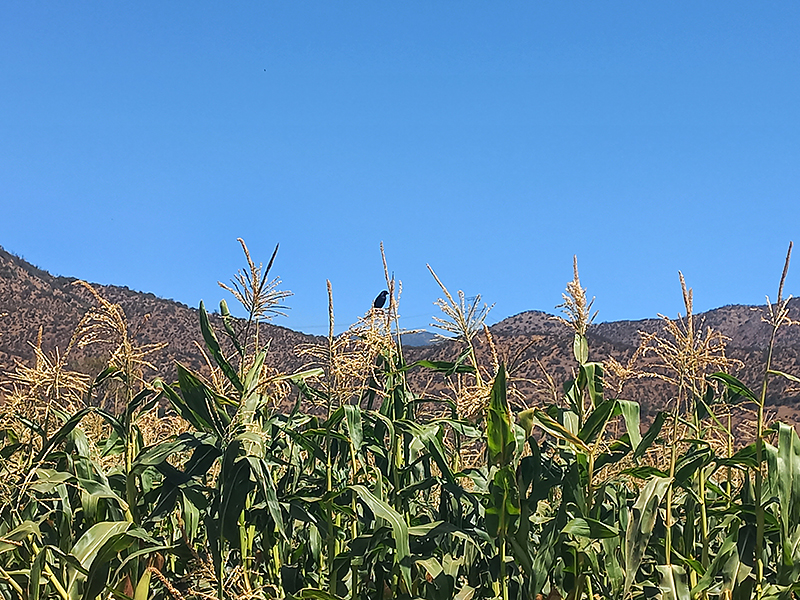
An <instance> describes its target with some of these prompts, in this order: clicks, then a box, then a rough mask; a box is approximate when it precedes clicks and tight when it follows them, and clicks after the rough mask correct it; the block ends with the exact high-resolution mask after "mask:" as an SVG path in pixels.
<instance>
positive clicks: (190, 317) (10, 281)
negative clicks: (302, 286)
mask: <svg viewBox="0 0 800 600" xmlns="http://www.w3.org/2000/svg"><path fill="white" fill-rule="evenodd" d="M75 281H76V280H75V279H73V278H69V277H55V276H53V275H50V274H49V273H47V272H46V271H44V270H41V269H39V268H37V267H34V266H33V265H31V264H29V263H28V262H26V261H25V260H23V259H21V258H19V257H16V256H14V255H12V254H10V253H8V252H5V251H4V250H2V249H1V248H0V372H9V371H11V370H13V368H14V366H15V365H16V364H17V363H27V364H30V362H31V361H32V359H33V356H34V352H33V347H32V344H33V343H35V341H36V338H37V332H38V330H39V327H41V328H42V347H43V349H44V350H45V351H47V352H52V351H54V350H55V349H56V348H58V349H60V350H61V351H63V350H64V349H65V348H66V347H67V345H68V344H69V340H70V337H71V336H72V333H73V331H74V329H75V327H76V325H77V324H78V322H79V320H80V319H81V317H82V315H83V314H84V313H85V312H86V310H87V309H88V308H89V307H90V306H92V304H93V303H94V299H93V298H92V296H91V294H90V293H89V292H88V291H87V290H85V289H84V288H83V287H81V286H78V285H75V284H74V283H75ZM96 289H97V290H98V291H99V292H100V294H102V295H103V296H104V297H105V298H106V299H108V300H109V301H111V302H114V303H118V304H120V305H121V306H122V308H123V309H124V311H125V314H126V315H127V319H128V324H129V327H130V328H131V330H137V342H138V343H139V344H149V343H156V342H166V343H167V346H166V347H165V348H164V349H163V350H161V351H159V352H158V353H157V354H154V355H152V356H151V357H150V360H151V362H153V363H154V365H155V366H156V367H157V369H158V372H159V374H160V375H162V376H164V377H167V378H171V377H172V375H173V374H174V365H175V362H176V361H179V362H181V363H184V364H186V365H188V366H190V367H192V368H194V369H197V370H200V371H203V370H204V362H203V359H202V356H201V353H200V352H199V350H198V348H197V346H196V344H195V343H196V342H200V341H201V336H200V330H199V325H198V312H197V309H195V308H191V307H188V306H186V305H184V304H181V303H179V302H174V301H172V300H165V299H162V298H158V297H156V296H154V295H153V294H146V293H141V292H136V291H133V290H130V289H128V288H126V287H117V286H96ZM789 306H790V312H791V317H792V318H793V319H795V320H800V300H792V301H790V305H789ZM762 312H763V307H751V306H725V307H722V308H718V309H715V310H711V311H708V312H706V313H702V314H700V315H697V322H698V323H699V324H701V326H703V327H705V326H711V327H714V328H715V329H718V330H719V331H721V332H722V333H723V334H724V335H726V336H728V337H729V338H730V342H729V344H728V355H729V356H731V357H732V358H736V359H739V360H741V361H742V362H743V363H744V364H745V365H747V366H746V367H745V368H743V369H740V370H739V371H737V372H735V373H734V374H736V375H737V376H739V377H740V378H741V379H742V380H744V382H745V383H747V384H748V385H750V386H751V387H753V388H757V387H758V384H759V382H760V380H761V375H762V373H763V360H764V351H765V346H766V343H767V341H768V326H767V325H766V324H765V323H763V322H762V321H761V314H762ZM145 315H149V319H148V320H147V321H146V322H144V319H145ZM212 322H215V317H214V316H213V315H212ZM662 327H663V321H662V320H661V319H646V320H642V321H617V322H612V323H599V324H596V325H593V326H592V327H591V328H590V330H589V334H588V335H589V341H590V347H591V358H592V360H596V361H604V360H606V359H607V358H608V357H614V358H615V359H616V360H618V361H620V362H621V363H625V362H626V361H627V360H628V358H630V356H631V355H632V354H633V353H634V351H635V349H636V347H637V346H638V344H639V340H640V333H639V332H653V331H659V330H660V329H661V328H662ZM263 331H264V333H265V334H266V336H267V337H268V338H271V340H272V342H271V346H270V349H271V352H270V354H269V358H268V361H269V364H271V365H272V366H274V367H276V368H277V369H279V370H281V371H283V372H291V371H294V370H298V369H300V368H302V367H303V366H305V365H304V361H303V359H301V358H298V356H297V353H296V348H297V347H298V346H299V345H301V344H308V343H319V342H320V341H321V338H316V337H314V336H309V335H306V334H303V333H299V332H296V331H292V330H290V329H287V328H284V327H279V326H274V325H265V326H264V329H263ZM491 332H492V336H493V338H494V341H495V343H496V346H497V349H498V353H499V356H500V359H501V360H503V361H504V362H506V363H507V364H508V365H509V372H510V374H511V376H512V377H513V378H514V382H515V385H516V386H517V387H518V388H519V390H520V391H521V392H523V394H524V396H525V398H526V402H529V403H530V402H538V401H544V400H547V399H551V398H550V397H549V396H548V395H552V390H551V389H548V388H547V386H546V385H542V381H543V380H544V381H546V376H545V373H547V374H548V375H549V376H550V377H552V380H553V382H554V384H555V386H556V391H557V390H558V389H560V385H561V384H562V383H563V382H564V381H565V380H566V379H567V378H569V377H570V376H571V368H572V366H573V365H574V360H573V359H572V356H571V348H572V333H571V331H570V330H569V329H568V328H567V327H566V326H565V325H563V324H562V323H560V322H559V321H557V320H555V319H553V317H552V316H551V315H549V314H547V313H544V312H540V311H529V312H525V313H521V314H518V315H515V316H512V317H509V318H507V319H505V320H504V321H501V322H500V323H497V324H496V325H494V326H493V327H492V328H491ZM477 342H478V348H477V351H478V353H479V356H480V357H481V360H482V361H483V362H484V363H485V364H487V365H488V364H490V363H491V353H490V351H489V347H488V344H487V343H486V340H485V339H484V338H483V337H481V336H479V338H478V340H477ZM777 342H778V349H777V352H776V362H775V368H777V369H779V370H783V371H785V372H788V373H792V374H795V375H800V364H799V363H800V327H797V326H794V327H788V328H784V329H783V330H782V331H781V333H780V334H779V337H778V340H777ZM458 352H459V347H458V344H457V343H455V342H441V343H437V344H433V345H429V346H424V347H417V348H406V350H405V353H406V359H407V361H408V362H411V361H414V360H417V359H422V358H425V359H430V360H453V359H455V357H456V356H457V355H458ZM70 356H71V360H70V362H71V366H72V367H73V368H75V369H77V370H81V371H84V372H87V373H90V374H91V373H94V372H96V371H97V370H98V369H99V368H100V367H101V366H102V365H101V361H100V360H98V359H97V358H96V357H95V356H93V355H90V354H87V353H83V354H81V353H80V352H75V353H73V354H71V355H70ZM411 377H412V378H414V379H415V383H417V384H419V385H418V388H417V389H420V390H422V389H425V390H426V393H428V394H435V393H437V392H439V391H441V389H442V387H443V385H444V382H443V381H441V380H434V381H433V382H431V381H429V380H428V378H427V376H426V375H425V373H424V372H422V371H421V370H415V372H414V373H412V374H411ZM671 393H672V392H671V390H670V389H669V387H668V386H666V385H665V384H663V383H659V382H657V381H654V380H652V379H647V380H638V381H632V382H630V383H629V384H627V385H626V387H625V388H624V392H623V394H624V396H626V397H628V398H630V399H635V400H637V401H639V402H640V403H641V404H642V407H643V411H644V412H645V413H647V412H652V411H654V410H656V409H658V408H660V407H662V406H663V405H664V404H665V403H666V402H667V401H668V399H669V398H670V395H671ZM798 397H799V394H798V392H796V391H794V390H793V389H792V387H791V386H789V385H787V384H786V383H785V382H784V381H781V380H779V379H777V378H776V379H775V380H774V382H773V384H771V386H770V400H771V403H772V404H773V405H779V406H780V408H779V410H780V416H781V418H783V419H784V420H792V421H794V422H800V413H799V412H798V410H797V406H796V404H797V402H798ZM776 410H778V408H776Z"/></svg>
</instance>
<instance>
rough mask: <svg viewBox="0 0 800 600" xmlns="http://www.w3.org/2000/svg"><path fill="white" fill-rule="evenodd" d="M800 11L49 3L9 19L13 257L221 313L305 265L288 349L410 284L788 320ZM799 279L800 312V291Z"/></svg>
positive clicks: (771, 6) (650, 5)
mask: <svg viewBox="0 0 800 600" xmlns="http://www.w3.org/2000/svg"><path fill="white" fill-rule="evenodd" d="M798 40H800V4H798V3H796V2H771V3H750V2H748V3H745V2H697V1H693V2H669V3H667V2H594V3H590V2H581V3H577V2H503V3H496V2H494V3H490V2H402V3H401V2H397V3H387V2H380V3H379V2H266V1H265V2H235V3H219V2H218V3H210V2H128V3H122V2H80V3H76V2H58V1H47V2H32V1H27V0H26V1H24V2H23V1H16V0H13V1H7V2H3V3H2V6H0V53H2V60H0V208H1V209H2V215H1V216H0V245H2V246H3V247H5V248H6V249H7V250H10V251H12V252H15V253H17V254H20V255H22V256H24V257H25V258H26V259H28V260H30V261H31V262H33V263H35V264H37V265H38V266H40V267H42V268H45V269H47V270H49V271H51V272H54V273H56V274H62V275H70V276H76V277H81V278H85V279H88V280H90V281H95V282H100V283H113V284H118V285H127V286H129V287H131V288H134V289H139V290H142V291H148V292H153V293H155V294H157V295H159V296H163V297H167V298H173V299H176V300H180V301H182V302H184V303H186V304H189V305H193V306H196V305H197V304H198V303H199V301H200V300H201V299H204V300H205V301H206V304H208V305H211V306H214V305H216V303H217V302H218V301H219V299H220V298H223V297H225V296H226V293H225V292H224V291H223V290H222V289H220V288H218V287H217V285H216V282H217V281H218V280H223V281H227V280H228V279H229V278H230V277H231V276H232V275H233V274H234V273H235V272H236V270H237V269H238V268H240V267H241V266H243V257H242V255H241V250H240V248H239V245H238V243H237V242H236V238H237V237H243V238H244V239H245V240H246V241H247V243H248V245H249V246H250V249H251V251H252V253H253V255H254V256H255V257H256V258H257V260H262V261H264V262H266V261H267V260H268V259H269V255H270V253H271V251H272V248H273V247H274V245H275V244H276V243H280V244H281V249H280V252H279V255H278V259H277V262H276V267H275V273H276V274H278V275H280V276H281V278H282V279H283V282H284V287H285V288H288V289H290V290H292V291H293V292H294V294H295V295H294V296H293V297H292V298H291V299H290V300H289V302H288V304H289V305H290V306H291V307H292V308H291V311H290V313H289V317H288V318H282V319H278V320H277V321H276V322H277V323H278V324H281V325H284V326H287V327H291V328H294V329H299V330H302V331H306V332H310V333H320V334H322V333H324V332H325V331H326V330H327V324H326V323H327V305H326V302H327V301H326V288H325V280H326V279H330V280H331V282H332V284H333V289H334V304H335V308H336V314H337V324H338V325H340V327H339V329H341V327H344V326H345V325H346V324H347V323H349V322H351V321H353V320H354V319H355V318H356V317H357V316H358V315H359V314H362V313H363V312H364V311H365V310H367V309H368V308H369V306H370V304H371V302H372V299H373V298H374V297H375V295H376V294H377V293H378V292H379V291H380V290H381V289H383V288H384V283H383V270H382V265H381V259H380V253H379V243H380V242H381V241H383V242H384V244H385V247H386V252H387V257H388V259H389V263H390V268H391V269H392V270H393V271H394V273H395V275H396V276H397V277H398V278H399V279H400V280H402V282H403V295H402V299H401V311H400V312H401V315H403V323H404V324H405V326H406V327H409V328H411V327H426V326H427V325H428V324H429V323H430V322H431V319H430V317H431V315H432V314H434V313H435V307H434V306H433V302H434V301H435V300H436V298H437V297H439V295H440V294H439V291H438V288H437V286H436V284H435V282H434V281H433V279H432V278H431V277H430V275H429V274H428V272H427V269H426V267H425V265H426V263H430V264H431V265H432V266H433V267H434V268H435V269H436V271H437V273H438V274H439V276H440V277H441V278H442V280H443V281H444V282H445V284H447V285H448V286H449V287H450V288H451V290H452V291H455V290H458V289H463V290H464V291H465V293H466V294H467V295H468V296H474V295H475V294H481V295H482V296H483V298H484V300H486V301H487V302H489V303H495V304H496V306H495V308H494V310H493V311H492V313H491V314H490V321H497V320H500V319H502V318H504V317H506V316H509V315H513V314H516V313H519V312H522V311H525V310H529V309H538V310H545V311H551V312H552V311H554V306H555V305H556V304H558V303H559V302H560V300H561V291H562V290H563V289H564V285H565V283H566V282H567V281H568V280H569V279H570V278H571V263H572V256H573V254H577V255H578V260H579V265H580V270H581V278H582V281H583V283H584V284H585V285H586V286H587V287H588V291H589V295H590V296H592V295H593V296H597V300H596V303H595V306H596V308H598V309H599V310H600V314H599V317H598V319H599V320H616V319H623V318H630V319H639V318H646V317H652V316H655V315H656V313H659V312H660V313H665V314H668V315H672V316H674V315H676V314H677V313H678V311H679V310H681V309H682V305H681V295H680V289H679V286H678V276H677V272H678V270H679V269H680V270H682V271H683V273H684V274H685V275H686V278H687V281H688V283H689V285H690V286H692V287H693V288H694V294H695V303H696V309H697V310H705V309H709V308H713V307H716V306H720V305H724V304H734V303H761V302H763V299H764V295H765V294H770V295H771V296H773V297H774V295H775V291H776V290H775V288H776V287H777V279H778V277H779V275H780V271H781V268H782V265H783V257H784V254H785V251H786V246H787V244H788V242H789V240H792V239H795V241H800V238H798V236H797V235H796V234H797V231H798V216H800V195H799V194H798V192H800V111H799V110H798V107H800V51H798V50H799V48H798ZM797 269H800V265H796V268H795V270H794V272H790V276H789V279H788V281H787V290H788V292H789V293H795V294H797V293H798V290H797V284H796V283H795V282H798V281H800V279H798V276H797V275H796V271H797Z"/></svg>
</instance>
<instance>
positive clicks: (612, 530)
mask: <svg viewBox="0 0 800 600" xmlns="http://www.w3.org/2000/svg"><path fill="white" fill-rule="evenodd" d="M563 531H564V533H568V534H570V535H576V536H580V537H585V538H589V539H592V540H600V539H603V538H614V537H617V536H619V529H617V528H616V527H612V526H611V525H606V524H605V523H603V522H602V521H598V520H596V519H590V518H588V517H586V518H581V517H576V518H574V519H572V520H571V521H570V522H569V523H567V525H566V527H564V529H563Z"/></svg>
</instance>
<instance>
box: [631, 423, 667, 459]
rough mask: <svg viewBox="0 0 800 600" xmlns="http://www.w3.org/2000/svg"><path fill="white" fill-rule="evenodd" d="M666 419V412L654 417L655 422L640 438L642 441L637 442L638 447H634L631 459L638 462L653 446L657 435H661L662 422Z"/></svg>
mask: <svg viewBox="0 0 800 600" xmlns="http://www.w3.org/2000/svg"><path fill="white" fill-rule="evenodd" d="M666 419H667V413H666V412H663V411H662V412H659V413H658V414H657V415H656V418H655V420H654V421H653V423H652V425H650V427H649V428H648V429H647V432H646V433H645V434H644V436H642V441H640V442H639V445H638V446H636V449H635V450H634V451H633V459H634V460H638V459H639V458H641V457H642V456H644V453H645V452H647V450H648V448H650V446H652V445H653V442H655V441H656V438H657V437H658V434H659V433H661V428H662V427H663V426H664V421H665V420H666Z"/></svg>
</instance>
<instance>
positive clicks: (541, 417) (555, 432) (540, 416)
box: [533, 408, 590, 454]
mask: <svg viewBox="0 0 800 600" xmlns="http://www.w3.org/2000/svg"><path fill="white" fill-rule="evenodd" d="M533 416H534V418H535V419H536V424H537V425H539V427H541V428H542V429H544V430H545V431H546V432H547V433H549V434H550V435H552V436H553V437H556V438H558V439H560V440H564V441H565V442H569V443H570V444H572V445H573V446H575V447H576V448H577V449H578V450H579V451H580V452H583V453H585V454H588V453H589V452H590V450H589V447H588V446H587V445H586V444H584V443H583V440H582V439H580V438H579V437H578V436H576V435H575V434H574V433H572V432H571V431H570V430H569V429H567V428H566V427H564V426H563V425H562V424H561V423H559V422H558V421H556V420H555V419H553V418H552V417H551V416H550V415H548V414H547V413H546V412H544V411H543V410H541V409H539V408H535V409H534V412H533Z"/></svg>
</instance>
